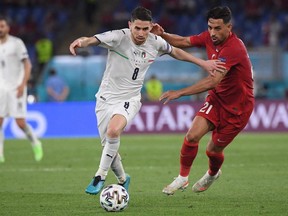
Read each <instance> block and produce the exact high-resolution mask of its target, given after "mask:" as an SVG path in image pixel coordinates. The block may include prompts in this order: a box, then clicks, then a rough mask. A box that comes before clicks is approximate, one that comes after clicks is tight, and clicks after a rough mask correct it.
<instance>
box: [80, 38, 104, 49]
mask: <svg viewBox="0 0 288 216" xmlns="http://www.w3.org/2000/svg"><path fill="white" fill-rule="evenodd" d="M79 40H80V43H81V47H87V46H91V45H98V44H99V43H100V41H99V40H98V39H97V38H95V37H81V38H79Z"/></svg>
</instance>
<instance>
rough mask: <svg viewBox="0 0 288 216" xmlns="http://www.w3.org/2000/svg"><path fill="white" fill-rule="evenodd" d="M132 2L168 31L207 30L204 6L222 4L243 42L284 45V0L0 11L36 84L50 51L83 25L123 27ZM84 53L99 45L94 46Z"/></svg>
mask: <svg viewBox="0 0 288 216" xmlns="http://www.w3.org/2000/svg"><path fill="white" fill-rule="evenodd" d="M137 5H142V6H144V7H146V8H148V9H150V10H151V11H152V13H153V17H154V21H155V22H157V23H159V24H160V25H162V26H163V27H164V29H165V30H166V31H167V32H171V33H175V34H179V35H183V36H184V35H191V34H198V33H199V32H201V31H204V30H206V28H207V23H206V20H205V19H204V17H205V13H206V11H207V10H208V9H209V8H211V7H214V6H217V5H227V6H229V7H230V8H231V10H232V13H233V18H234V22H233V24H234V27H233V29H234V30H233V31H234V32H235V33H236V34H237V35H238V36H239V37H240V38H242V40H243V41H244V43H245V44H246V45H247V47H248V48H257V47H280V48H281V49H282V50H283V51H288V0H243V1H229V0H206V1H202V0H165V1H162V0H138V1H137V0H106V1H105V3H103V2H102V1H97V0H49V1H46V0H1V1H0V14H1V15H6V16H8V17H9V18H10V19H11V31H10V33H11V34H12V35H16V36H18V37H20V38H22V39H23V41H24V43H25V44H26V46H27V48H28V52H29V54H30V57H31V60H32V63H33V66H34V67H33V73H32V74H33V76H32V81H31V83H34V84H35V83H37V81H38V80H39V79H40V77H41V72H42V71H43V68H44V66H45V64H46V63H47V62H48V61H49V60H50V59H51V58H52V57H53V56H54V55H59V54H68V48H67V45H68V44H69V43H70V42H71V41H72V39H74V38H76V37H78V36H80V35H85V34H86V32H83V31H85V29H86V30H87V33H90V32H91V34H92V33H93V34H94V33H97V32H103V31H106V30H111V29H118V28H125V27H127V20H129V18H130V12H131V10H132V9H133V8H134V7H136V6H137ZM77 26H78V28H77ZM79 26H82V27H84V28H79ZM88 29H89V30H90V31H88ZM79 30H81V31H82V32H79ZM92 30H93V31H92ZM87 36H88V35H87ZM63 46H64V48H63ZM63 50H65V51H63ZM89 54H101V51H100V50H99V48H96V49H93V50H92V51H89Z"/></svg>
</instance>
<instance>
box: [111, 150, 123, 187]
mask: <svg viewBox="0 0 288 216" xmlns="http://www.w3.org/2000/svg"><path fill="white" fill-rule="evenodd" d="M111 169H112V171H113V172H114V174H115V176H116V178H117V179H118V182H119V184H123V183H124V182H125V180H126V175H125V171H124V168H123V165H122V161H121V156H120V154H119V153H117V154H116V156H115V158H114V160H113V161H112V164H111Z"/></svg>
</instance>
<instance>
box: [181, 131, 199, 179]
mask: <svg viewBox="0 0 288 216" xmlns="http://www.w3.org/2000/svg"><path fill="white" fill-rule="evenodd" d="M198 144H199V143H198V142H196V143H190V142H189V141H187V139H186V137H185V138H184V142H183V145H182V148H181V154H180V175H181V176H183V177H186V176H188V175H189V173H190V169H191V166H192V164H193V161H194V159H195V158H196V155H197V152H198Z"/></svg>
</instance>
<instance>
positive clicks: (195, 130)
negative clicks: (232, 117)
mask: <svg viewBox="0 0 288 216" xmlns="http://www.w3.org/2000/svg"><path fill="white" fill-rule="evenodd" d="M212 127H213V124H212V123H211V122H210V121H209V120H208V119H206V118H204V117H202V116H195V118H194V119H193V121H192V124H191V127H190V128H189V130H188V132H187V134H186V138H187V140H189V141H190V142H199V141H200V139H201V138H202V137H203V136H204V135H205V134H206V133H208V132H209V131H210V130H211V128H212Z"/></svg>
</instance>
